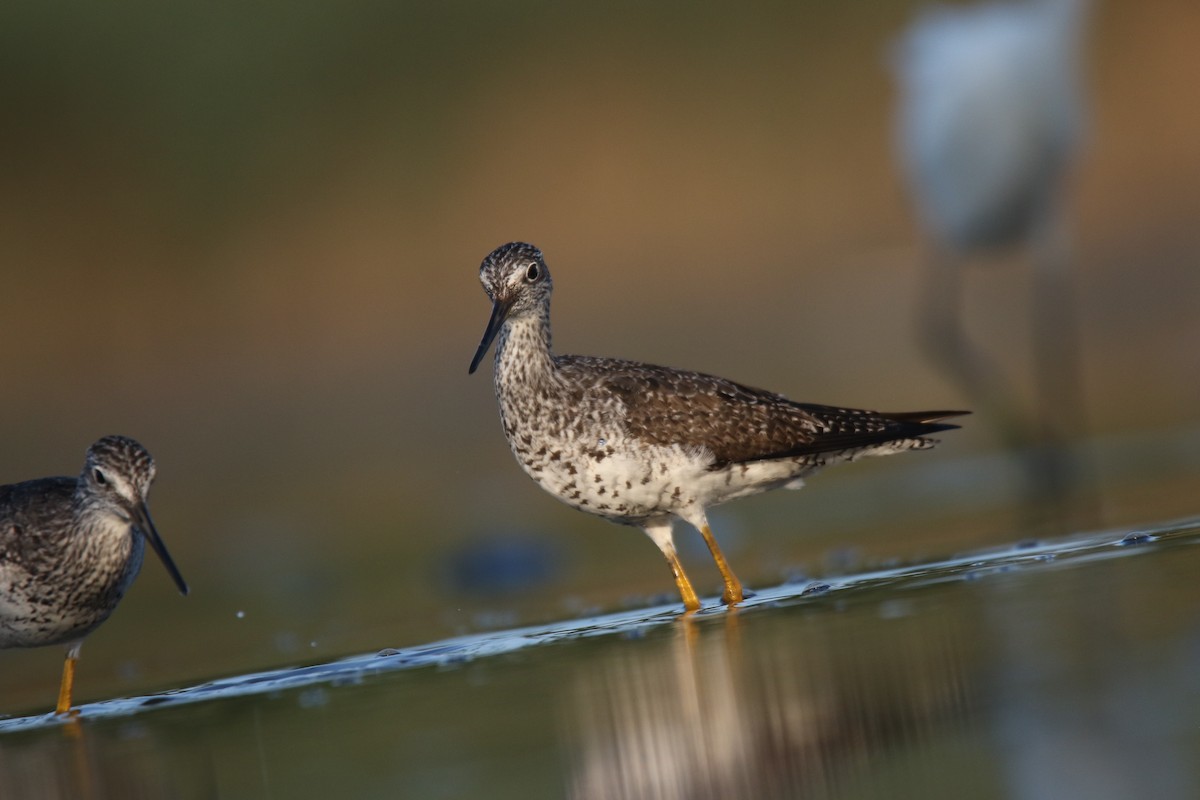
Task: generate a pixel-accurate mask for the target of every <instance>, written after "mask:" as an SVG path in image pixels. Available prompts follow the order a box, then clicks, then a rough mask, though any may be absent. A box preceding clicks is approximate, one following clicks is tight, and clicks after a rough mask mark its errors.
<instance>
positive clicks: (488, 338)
mask: <svg viewBox="0 0 1200 800" xmlns="http://www.w3.org/2000/svg"><path fill="white" fill-rule="evenodd" d="M511 307H512V304H511V303H506V302H504V301H503V300H499V299H498V300H496V302H494V303H492V316H491V318H490V319H488V324H487V329H486V330H485V331H484V332H483V339H481V340H480V342H479V349H478V350H476V351H475V357H474V358H472V359H471V368H470V369H469V370H467V374H468V375H474V374H475V369H476V368H477V367H478V366H479V362H480V361H483V357H484V356H485V355H486V354H487V351H488V348H489V347H491V346H492V340H493V339H495V338H496V334H497V333H499V332H500V326H501V325H503V324H504V319H505V318H506V317H507V316H508V311H509V309H510V308H511Z"/></svg>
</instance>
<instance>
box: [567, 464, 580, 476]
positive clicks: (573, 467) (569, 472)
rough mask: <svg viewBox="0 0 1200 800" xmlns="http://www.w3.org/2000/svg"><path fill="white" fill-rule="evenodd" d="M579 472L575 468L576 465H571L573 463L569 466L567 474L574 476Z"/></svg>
mask: <svg viewBox="0 0 1200 800" xmlns="http://www.w3.org/2000/svg"><path fill="white" fill-rule="evenodd" d="M578 472H579V470H578V469H576V468H575V465H574V464H571V463H568V464H567V474H568V475H574V474H576V473H578Z"/></svg>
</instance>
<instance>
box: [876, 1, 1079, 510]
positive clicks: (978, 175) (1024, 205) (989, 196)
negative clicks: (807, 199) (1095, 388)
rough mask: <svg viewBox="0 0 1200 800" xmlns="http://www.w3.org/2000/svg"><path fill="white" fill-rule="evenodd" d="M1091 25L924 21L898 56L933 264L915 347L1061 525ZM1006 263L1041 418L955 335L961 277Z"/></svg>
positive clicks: (992, 17) (933, 12)
mask: <svg viewBox="0 0 1200 800" xmlns="http://www.w3.org/2000/svg"><path fill="white" fill-rule="evenodd" d="M1086 13H1087V8H1086V0H1024V1H1023V2H1015V1H1014V2H994V3H986V4H982V5H975V6H957V7H949V6H947V7H935V8H929V9H926V10H925V11H923V12H922V13H921V14H920V15H919V17H918V18H917V19H916V20H915V21H914V22H913V23H912V25H911V26H910V27H909V29H908V30H907V31H906V32H905V33H904V34H903V36H902V37H901V39H900V41H899V42H898V43H897V47H896V50H895V52H894V53H893V68H894V72H895V74H896V78H897V82H898V84H899V93H900V96H899V106H898V118H897V143H898V149H899V155H900V158H901V161H902V166H903V169H904V173H905V177H906V179H907V181H908V185H909V189H910V191H911V193H912V195H913V198H914V200H915V203H916V207H917V213H918V215H919V218H920V222H921V224H922V226H923V228H924V230H925V233H926V234H927V236H928V238H929V240H930V246H931V249H932V250H933V254H932V258H931V263H932V266H931V268H930V271H929V280H928V285H927V286H926V287H924V290H923V292H922V297H923V300H922V309H921V324H920V333H921V340H922V344H923V346H924V347H925V348H926V349H927V350H928V352H929V354H930V355H931V357H932V358H933V359H934V360H935V361H936V363H937V364H938V365H939V366H940V367H941V368H942V369H944V370H945V371H946V372H947V373H948V374H949V375H950V376H951V377H952V378H953V379H954V380H956V381H957V382H958V383H959V385H960V387H961V388H962V390H963V391H964V393H965V394H966V396H967V398H968V400H969V401H970V403H971V404H972V405H973V406H974V407H975V408H976V409H977V410H978V411H980V412H981V413H984V414H987V415H988V416H989V417H990V418H991V419H992V420H993V422H994V423H995V425H996V426H997V430H998V431H999V433H1000V434H1001V436H1002V437H1003V439H1004V440H1005V442H1006V444H1008V445H1009V446H1010V447H1011V448H1012V449H1013V450H1015V451H1017V452H1020V453H1021V454H1022V458H1023V459H1024V461H1025V465H1026V470H1025V472H1026V476H1027V479H1028V482H1029V498H1030V500H1031V501H1032V503H1033V504H1034V505H1035V507H1036V508H1038V509H1042V510H1044V511H1050V512H1052V513H1057V514H1058V516H1059V519H1058V523H1059V524H1066V522H1067V519H1066V511H1067V509H1068V507H1069V506H1070V505H1071V504H1072V503H1073V502H1078V501H1079V495H1081V494H1082V490H1083V488H1084V486H1085V484H1086V483H1087V482H1086V481H1085V480H1084V476H1083V474H1082V473H1083V470H1082V469H1081V465H1080V464H1079V463H1077V460H1076V459H1074V458H1072V457H1071V454H1070V452H1069V443H1070V441H1071V440H1072V439H1075V438H1078V437H1079V436H1080V435H1081V434H1082V433H1084V432H1085V431H1084V424H1083V419H1084V413H1083V391H1082V386H1081V377H1080V364H1079V358H1078V353H1077V345H1076V339H1077V331H1076V322H1075V314H1074V310H1073V306H1074V297H1073V294H1074V293H1073V290H1072V285H1071V274H1070V257H1069V249H1070V248H1069V244H1068V235H1067V230H1066V223H1065V205H1066V199H1067V198H1066V195H1067V188H1068V187H1067V183H1068V178H1069V176H1070V173H1071V170H1072V167H1073V166H1074V164H1075V162H1076V160H1077V156H1078V154H1079V150H1080V144H1081V140H1082V138H1083V131H1084V127H1085V122H1084V108H1083V106H1084V102H1083V92H1082V90H1081V86H1080V84H1081V75H1080V73H1081V68H1080V40H1081V38H1082V28H1083V24H1084V22H1085V17H1086ZM1014 249H1023V250H1024V251H1025V252H1026V253H1028V255H1029V257H1030V259H1031V260H1032V261H1033V272H1034V276H1033V300H1032V308H1031V311H1032V326H1033V331H1032V333H1033V342H1034V348H1035V354H1034V359H1033V360H1034V372H1035V376H1034V383H1035V386H1036V392H1037V395H1038V410H1037V412H1036V414H1029V413H1028V412H1024V411H1022V408H1021V407H1022V403H1021V402H1020V400H1019V397H1018V392H1017V390H1016V387H1015V385H1014V383H1013V382H1011V381H1009V380H1007V379H1006V378H1005V377H1004V375H1003V373H1002V371H1001V370H1000V369H999V368H998V366H997V365H996V363H995V362H994V360H993V359H990V358H988V357H987V356H986V355H984V354H983V353H982V352H980V351H979V350H978V349H976V348H975V347H973V346H972V345H971V344H970V342H969V341H968V339H967V337H966V334H965V331H964V326H963V322H962V306H963V303H962V293H963V274H962V273H963V266H964V264H965V262H966V261H968V260H970V259H972V258H975V257H979V256H993V255H997V254H1000V253H1003V252H1008V251H1012V250H1014ZM1075 521H1077V522H1078V521H1079V520H1075ZM1087 521H1088V522H1089V523H1090V522H1093V521H1094V520H1091V519H1089V520H1087Z"/></svg>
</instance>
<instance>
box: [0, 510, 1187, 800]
mask: <svg viewBox="0 0 1200 800" xmlns="http://www.w3.org/2000/svg"><path fill="white" fill-rule="evenodd" d="M1197 543H1200V521H1191V522H1186V523H1177V524H1173V525H1168V526H1161V527H1158V528H1154V529H1140V530H1133V531H1117V532H1104V533H1099V534H1094V535H1089V536H1083V537H1075V538H1071V539H1067V540H1060V541H1054V542H1041V543H1039V542H1033V541H1026V542H1021V543H1019V544H1016V545H1014V546H1012V547H1007V548H1000V549H996V550H993V551H990V552H982V553H971V554H965V555H963V556H960V557H956V558H952V559H946V560H942V561H938V562H933V563H927V564H918V565H910V566H904V567H898V568H895V569H889V570H883V571H876V572H870V573H863V574H858V575H853V576H848V577H845V578H840V579H837V580H830V581H825V582H796V583H792V584H785V585H782V586H778V587H775V588H772V589H768V590H763V591H760V592H759V593H758V594H757V595H756V596H755V597H753V598H751V599H750V600H749V601H748V602H747V603H746V604H745V605H744V606H743V607H741V608H739V609H737V610H736V611H734V612H727V611H725V610H724V609H723V608H722V607H720V606H719V605H716V604H713V603H710V604H709V605H706V607H705V608H704V609H703V610H702V611H700V612H699V613H697V614H694V615H684V614H682V613H680V612H679V610H678V609H677V608H676V607H675V606H674V605H669V606H658V607H653V608H645V609H636V610H629V611H625V612H621V613H617V614H609V615H604V616H598V617H587V618H582V619H577V620H570V621H564V622H561V623H556V624H551V625H543V626H536V627H528V628H518V629H511V630H504V631H497V632H492V633H486V634H477V635H471V636H464V637H459V638H455V639H450V640H446V641H442V642H437V643H433V644H429V645H425V646H420V647H412V648H405V649H398V650H390V649H389V650H383V651H381V652H380V653H370V654H364V655H360V656H355V657H351V658H346V659H342V660H338V661H334V662H330V663H324V664H317V665H312V666H306V667H300V668H294V669H286V670H279V671H272V672H263V673H257V674H251V675H240V676H234V677H230V678H227V679H223V680H219V681H215V682H210V683H206V684H203V685H198V686H194V687H188V688H183V689H180V690H178V691H175V692H169V693H165V694H157V695H151V696H146V697H135V698H127V699H117V700H111V701H105V702H99V703H93V704H89V705H85V706H84V707H82V708H81V709H80V714H79V717H78V719H77V721H76V722H74V723H71V724H67V725H63V724H62V722H61V720H59V719H57V718H55V717H53V716H52V715H44V716H32V717H20V718H9V719H5V720H2V721H0V796H4V797H10V796H12V797H68V796H69V797H163V796H172V797H213V796H220V797H330V796H335V795H337V794H341V795H343V796H355V797H384V796H412V797H431V798H440V797H446V798H450V797H498V798H504V797H514V798H515V797H521V798H529V797H558V796H571V797H577V798H592V797H595V798H614V797H681V798H682V797H690V798H695V797H701V798H702V797H714V798H716V797H738V796H745V797H749V796H754V797H855V798H866V797H880V798H884V797H889V798H890V797H909V796H911V797H917V796H920V797H926V798H928V797H964V796H969V797H980V798H990V797H996V798H1004V797H1016V798H1038V797H1047V798H1051V797H1067V796H1072V797H1091V798H1109V797H1111V798H1128V797H1156V798H1174V797H1179V798H1185V797H1195V796H1197V794H1198V793H1200V759H1198V758H1197V756H1198V755H1200V726H1198V725H1197V720H1198V719H1200V691H1198V689H1197V682H1196V680H1195V675H1197V674H1200V592H1198V591H1197V590H1196V589H1195V579H1194V576H1195V575H1196V574H1198V572H1200V548H1197V547H1196V546H1195V545H1196V544H1197Z"/></svg>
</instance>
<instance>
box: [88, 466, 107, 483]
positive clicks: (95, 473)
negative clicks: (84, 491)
mask: <svg viewBox="0 0 1200 800" xmlns="http://www.w3.org/2000/svg"><path fill="white" fill-rule="evenodd" d="M92 477H93V478H95V479H96V483H98V484H100V485H101V486H104V485H105V484H106V483H108V478H106V477H104V473H103V472H102V471H101V470H100V469H99V468H97V469H94V470H92Z"/></svg>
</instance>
